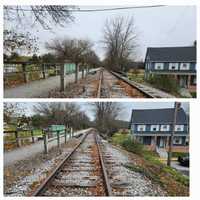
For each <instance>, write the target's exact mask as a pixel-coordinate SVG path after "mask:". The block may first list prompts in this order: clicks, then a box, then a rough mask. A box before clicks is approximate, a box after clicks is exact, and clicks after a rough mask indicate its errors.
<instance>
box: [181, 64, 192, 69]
mask: <svg viewBox="0 0 200 200" xmlns="http://www.w3.org/2000/svg"><path fill="white" fill-rule="evenodd" d="M189 69H190V63H181V65H180V70H189Z"/></svg>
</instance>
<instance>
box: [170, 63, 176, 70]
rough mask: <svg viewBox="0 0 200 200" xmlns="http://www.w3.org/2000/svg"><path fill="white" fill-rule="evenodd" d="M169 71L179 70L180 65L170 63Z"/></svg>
mask: <svg viewBox="0 0 200 200" xmlns="http://www.w3.org/2000/svg"><path fill="white" fill-rule="evenodd" d="M169 70H178V63H169Z"/></svg>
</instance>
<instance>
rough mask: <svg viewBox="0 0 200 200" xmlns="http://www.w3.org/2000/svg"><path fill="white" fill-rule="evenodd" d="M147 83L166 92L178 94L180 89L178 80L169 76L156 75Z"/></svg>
mask: <svg viewBox="0 0 200 200" xmlns="http://www.w3.org/2000/svg"><path fill="white" fill-rule="evenodd" d="M147 82H149V83H150V84H152V85H154V86H155V87H157V88H159V89H161V90H164V91H166V92H171V93H178V91H179V89H180V88H179V86H178V84H177V82H176V79H175V78H173V77H171V76H167V75H154V76H152V77H150V78H149V79H147Z"/></svg>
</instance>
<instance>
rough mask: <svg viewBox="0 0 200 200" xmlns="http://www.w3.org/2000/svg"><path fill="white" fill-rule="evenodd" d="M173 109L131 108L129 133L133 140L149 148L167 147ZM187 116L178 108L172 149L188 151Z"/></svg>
mask: <svg viewBox="0 0 200 200" xmlns="http://www.w3.org/2000/svg"><path fill="white" fill-rule="evenodd" d="M173 118H174V109H173V108H166V109H146V110H132V116H131V121H130V128H131V134H132V136H133V138H134V139H135V140H137V141H138V142H140V143H142V144H144V145H146V146H147V147H148V148H149V149H151V150H155V149H156V148H164V149H166V150H167V149H168V148H169V138H170V135H171V131H172V127H173ZM188 129H189V124H188V117H187V115H186V113H185V111H184V110H183V109H182V108H179V109H178V113H177V123H176V125H175V134H174V138H173V151H176V152H188V145H189V131H188Z"/></svg>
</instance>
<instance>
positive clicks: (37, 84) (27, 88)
mask: <svg viewBox="0 0 200 200" xmlns="http://www.w3.org/2000/svg"><path fill="white" fill-rule="evenodd" d="M80 78H81V72H79V79H80ZM74 80H75V74H70V75H66V76H65V85H66V84H67V83H72V82H74ZM59 87H60V76H54V77H49V78H47V79H44V80H43V79H41V80H37V81H32V82H29V83H26V84H23V85H20V86H17V87H14V88H9V89H4V98H37V97H43V96H44V97H45V95H48V92H49V91H51V90H52V89H56V88H59Z"/></svg>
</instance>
